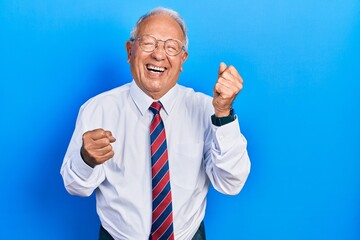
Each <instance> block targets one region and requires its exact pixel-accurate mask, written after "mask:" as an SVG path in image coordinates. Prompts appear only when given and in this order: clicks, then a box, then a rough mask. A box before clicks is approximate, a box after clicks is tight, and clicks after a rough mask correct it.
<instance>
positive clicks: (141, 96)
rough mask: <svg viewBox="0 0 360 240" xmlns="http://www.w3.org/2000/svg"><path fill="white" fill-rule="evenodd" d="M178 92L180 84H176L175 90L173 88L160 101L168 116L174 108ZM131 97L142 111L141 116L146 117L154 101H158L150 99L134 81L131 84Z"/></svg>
mask: <svg viewBox="0 0 360 240" xmlns="http://www.w3.org/2000/svg"><path fill="white" fill-rule="evenodd" d="M177 92H178V84H176V85H175V86H174V87H173V88H171V89H170V90H169V91H168V92H167V93H166V94H165V95H164V96H162V97H161V98H160V99H158V100H159V101H160V102H161V104H162V106H163V109H164V111H165V113H166V114H167V115H169V114H170V112H171V110H172V109H173V107H174V104H175V97H176V95H177ZM130 96H131V98H132V99H133V101H134V103H135V105H136V107H137V108H138V110H139V111H140V113H141V115H144V114H145V113H146V112H147V111H148V109H149V107H150V105H151V104H152V103H153V102H154V101H156V100H154V99H152V98H151V97H149V96H148V95H146V93H144V92H143V91H142V90H141V89H140V88H139V87H138V85H137V84H136V82H135V81H134V80H133V81H132V82H131V86H130Z"/></svg>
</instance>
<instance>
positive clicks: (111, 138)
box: [105, 131, 116, 143]
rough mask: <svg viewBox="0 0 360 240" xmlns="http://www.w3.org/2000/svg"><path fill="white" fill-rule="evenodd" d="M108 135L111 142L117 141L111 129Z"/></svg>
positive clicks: (107, 132)
mask: <svg viewBox="0 0 360 240" xmlns="http://www.w3.org/2000/svg"><path fill="white" fill-rule="evenodd" d="M105 133H106V137H107V138H108V139H109V141H110V142H111V143H113V142H115V141H116V139H115V138H114V137H113V136H112V133H111V132H110V131H106V132H105Z"/></svg>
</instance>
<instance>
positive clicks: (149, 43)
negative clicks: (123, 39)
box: [130, 35, 184, 56]
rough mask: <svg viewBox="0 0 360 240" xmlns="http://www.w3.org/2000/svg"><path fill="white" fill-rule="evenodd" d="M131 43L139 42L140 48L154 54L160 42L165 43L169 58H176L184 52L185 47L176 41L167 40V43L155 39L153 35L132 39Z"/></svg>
mask: <svg viewBox="0 0 360 240" xmlns="http://www.w3.org/2000/svg"><path fill="white" fill-rule="evenodd" d="M130 41H139V45H140V48H141V49H142V50H143V51H144V52H148V53H150V52H153V51H154V50H155V49H156V48H157V47H158V46H159V42H163V43H164V50H165V53H166V54H167V55H169V56H176V55H178V54H179V53H180V52H181V51H182V50H184V45H183V44H182V43H181V42H180V41H179V40H176V39H167V40H165V41H163V40H159V39H156V38H154V37H153V36H151V35H143V36H142V37H139V38H133V39H130Z"/></svg>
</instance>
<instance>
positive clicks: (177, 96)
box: [61, 8, 250, 240]
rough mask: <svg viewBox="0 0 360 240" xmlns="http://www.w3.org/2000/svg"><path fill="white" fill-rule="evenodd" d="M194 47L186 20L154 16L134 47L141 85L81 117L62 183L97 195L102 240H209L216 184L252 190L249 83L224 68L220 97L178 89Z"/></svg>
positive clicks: (96, 103) (227, 189)
mask: <svg viewBox="0 0 360 240" xmlns="http://www.w3.org/2000/svg"><path fill="white" fill-rule="evenodd" d="M187 44H188V40H187V33H186V26H185V23H184V21H183V19H182V18H181V17H180V16H179V14H178V13H176V12H174V11H172V10H170V9H165V8H156V9H154V10H152V11H150V12H149V13H147V14H146V15H144V16H142V17H141V18H140V19H139V20H138V22H137V23H136V25H135V27H134V29H133V31H132V32H131V38H130V40H129V41H127V42H126V51H127V55H128V62H129V63H130V69H131V73H132V76H133V78H134V79H133V81H132V82H130V83H128V84H125V85H123V86H120V87H118V88H115V89H113V90H110V91H107V92H104V93H102V94H100V95H98V96H96V97H94V98H92V99H90V100H88V101H87V102H86V103H85V104H84V105H83V106H82V107H81V109H80V111H79V115H78V119H77V122H76V127H75V131H74V133H73V136H72V138H71V141H70V144H69V147H68V150H67V152H66V155H65V158H64V162H63V165H62V167H61V174H62V176H63V180H64V184H65V187H66V189H67V190H68V192H69V193H71V194H74V195H80V196H89V195H90V194H91V193H92V192H93V191H94V190H96V202H97V212H98V215H99V217H100V220H101V228H100V234H99V239H186V240H188V239H205V232H204V225H203V219H204V215H205V207H206V195H207V192H208V189H209V186H210V184H212V185H213V186H214V188H215V189H216V190H217V191H219V192H221V193H224V194H230V195H234V194H237V193H239V192H240V190H241V189H242V187H243V186H244V183H245V181H246V179H247V176H248V174H249V171H250V160H249V157H248V154H247V150H246V144H247V143H246V140H245V138H244V137H243V136H242V134H241V132H240V127H239V122H238V120H237V117H236V115H234V112H233V110H232V103H233V101H234V99H235V97H236V95H237V94H238V93H239V92H240V91H241V89H242V83H243V80H242V78H241V77H240V75H239V73H238V72H237V70H236V69H235V68H234V67H233V66H226V65H225V64H224V63H221V64H220V67H219V73H218V76H217V82H216V84H215V86H214V97H213V98H211V97H209V96H206V95H204V94H202V93H197V92H194V91H193V90H192V89H190V88H186V87H183V86H180V85H178V84H177V81H178V79H179V75H180V72H181V71H182V65H183V63H184V62H185V60H186V58H187V56H188V52H187ZM214 78H216V77H214Z"/></svg>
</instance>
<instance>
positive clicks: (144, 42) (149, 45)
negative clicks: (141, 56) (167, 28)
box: [139, 35, 156, 52]
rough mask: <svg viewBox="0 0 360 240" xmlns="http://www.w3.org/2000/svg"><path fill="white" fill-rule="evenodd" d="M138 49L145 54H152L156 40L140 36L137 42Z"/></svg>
mask: <svg viewBox="0 0 360 240" xmlns="http://www.w3.org/2000/svg"><path fill="white" fill-rule="evenodd" d="M139 44H140V47H141V49H142V50H143V51H145V52H152V51H154V50H155V46H156V39H155V38H154V37H152V36H147V35H145V36H142V37H141V38H140V41H139Z"/></svg>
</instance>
